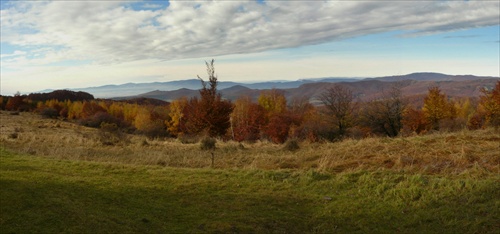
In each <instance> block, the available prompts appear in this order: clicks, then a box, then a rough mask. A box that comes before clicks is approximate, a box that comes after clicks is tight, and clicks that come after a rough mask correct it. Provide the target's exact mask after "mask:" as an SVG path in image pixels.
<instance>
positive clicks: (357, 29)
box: [1, 1, 500, 68]
mask: <svg viewBox="0 0 500 234" xmlns="http://www.w3.org/2000/svg"><path fill="white" fill-rule="evenodd" d="M499 9H500V2H499V1H366V2H365V1H267V2H264V3H263V4H262V3H258V2H256V1H200V2H192V1H172V2H171V3H170V5H169V6H168V7H165V6H164V7H162V6H159V5H155V4H154V3H153V4H151V3H135V4H132V3H131V2H130V1H125V2H119V1H102V2H100V1H99V2H98V1H80V2H75V1H52V2H14V3H11V5H6V6H4V7H3V9H2V11H1V17H2V18H1V28H2V31H1V38H2V43H7V44H9V45H11V46H15V47H16V49H17V51H15V52H13V53H11V54H2V63H3V65H2V66H5V67H11V68H15V67H16V66H19V65H20V64H23V65H44V64H51V63H58V62H61V61H65V60H85V61H92V62H95V63H99V64H109V63H122V62H131V61H138V60H147V59H156V60H175V59H183V58H198V57H204V58H205V57H212V56H219V55H229V54H241V53H254V52H261V51H267V50H273V49H280V48H291V47H300V46H303V45H312V44H320V43H324V42H329V41H334V40H341V39H344V38H351V37H356V36H362V35H367V34H373V33H380V32H387V31H401V34H400V35H401V36H419V35H425V34H433V33H440V32H447V31H454V30H462V29H468V28H476V27H484V26H491V25H498V24H500V19H499V15H500V13H499Z"/></svg>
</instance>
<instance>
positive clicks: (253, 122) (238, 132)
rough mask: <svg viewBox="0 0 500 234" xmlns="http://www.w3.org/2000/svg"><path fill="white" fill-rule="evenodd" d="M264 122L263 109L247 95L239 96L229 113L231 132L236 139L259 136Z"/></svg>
mask: <svg viewBox="0 0 500 234" xmlns="http://www.w3.org/2000/svg"><path fill="white" fill-rule="evenodd" d="M264 123H265V110H264V108H262V107H261V106H259V105H258V104H256V103H253V102H252V100H251V99H250V98H249V97H241V98H239V99H238V100H236V102H235V103H234V109H233V112H232V113H231V133H232V136H233V139H234V140H236V141H244V140H248V141H254V140H257V139H259V137H260V129H261V128H262V126H263V125H264Z"/></svg>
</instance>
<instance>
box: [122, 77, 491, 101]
mask: <svg viewBox="0 0 500 234" xmlns="http://www.w3.org/2000/svg"><path fill="white" fill-rule="evenodd" d="M476 78H477V77H476ZM383 80H384V79H382V80H380V79H365V80H359V81H351V82H340V83H341V84H343V85H345V86H347V87H349V88H350V89H351V90H353V93H354V95H355V96H356V97H357V98H359V100H361V101H369V100H373V99H375V98H379V97H380V96H381V95H383V93H384V92H385V91H388V90H389V89H390V87H391V86H392V85H393V84H395V82H391V81H383ZM497 80H498V79H494V78H492V79H479V78H478V79H465V80H458V81H455V80H447V81H433V80H401V81H397V83H398V84H399V85H400V86H401V90H402V92H403V95H405V96H422V95H425V94H426V93H427V91H428V89H429V88H430V87H433V86H439V87H440V89H441V90H442V91H443V92H444V93H446V94H447V95H448V96H450V97H478V96H479V95H480V94H481V92H480V91H481V89H482V88H489V89H491V88H493V87H494V86H495V84H496V82H497ZM334 84H336V83H331V82H311V83H306V84H302V85H300V86H299V87H297V88H289V89H282V90H283V92H284V93H285V96H286V97H287V99H288V100H291V99H293V98H298V97H309V98H310V99H311V101H314V99H315V98H316V97H317V96H318V95H319V94H320V93H322V92H323V91H324V90H325V89H326V88H328V87H331V86H333V85H334ZM220 92H221V93H222V96H223V97H224V98H226V99H229V100H236V99H237V98H238V97H241V96H249V97H251V98H253V99H254V100H256V99H257V97H258V96H259V95H260V90H256V89H251V88H248V87H246V86H243V85H236V86H233V87H230V88H225V89H220ZM197 95H198V91H197V90H189V89H181V90H176V91H159V90H157V91H154V92H148V93H144V94H141V95H138V96H133V97H147V98H156V99H160V100H165V101H172V100H175V99H178V98H180V97H183V96H185V97H193V96H197ZM124 98H125V99H126V98H131V97H121V98H117V99H124Z"/></svg>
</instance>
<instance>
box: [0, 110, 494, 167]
mask: <svg viewBox="0 0 500 234" xmlns="http://www.w3.org/2000/svg"><path fill="white" fill-rule="evenodd" d="M0 120H1V121H0V133H1V134H0V145H1V146H2V147H5V148H7V149H10V150H13V151H16V152H20V153H25V154H32V155H37V156H42V157H48V158H53V159H68V160H87V161H101V162H117V163H130V164H144V165H160V166H169V167H189V168H205V167H210V165H211V155H210V153H209V152H207V151H203V150H201V149H200V145H199V144H183V143H181V142H180V141H178V140H176V139H168V140H149V139H147V138H146V137H143V136H137V135H126V136H125V137H122V138H123V139H121V140H120V141H118V142H115V143H114V144H112V145H110V144H109V142H108V143H106V144H104V143H103V140H102V133H101V132H99V130H97V129H92V128H86V127H82V126H79V125H77V124H74V123H71V122H66V121H62V120H54V119H43V118H41V117H39V116H37V115H34V114H30V113H21V114H20V115H10V114H9V113H7V112H1V113H0ZM216 147H217V149H216V150H215V151H214V152H215V167H216V168H229V169H230V168H243V169H301V170H309V169H315V170H320V171H325V172H343V171H353V170H360V169H366V170H380V169H383V170H397V171H407V172H418V173H426V174H445V173H446V174H450V173H451V174H460V173H467V172H471V173H479V174H481V173H499V172H500V133H499V132H498V131H495V130H494V129H486V130H477V131H467V130H462V131H459V132H453V133H434V134H429V135H422V136H412V137H400V138H367V139H361V140H355V139H347V140H344V141H341V142H335V143H308V142H300V143H299V149H297V150H294V151H290V150H287V149H286V147H284V146H282V145H275V144H272V143H269V142H266V141H258V142H255V143H238V142H231V141H230V142H221V141H217V144H216Z"/></svg>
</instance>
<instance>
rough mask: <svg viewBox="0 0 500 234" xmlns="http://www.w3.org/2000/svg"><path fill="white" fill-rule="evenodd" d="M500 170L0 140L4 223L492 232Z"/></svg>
mask: <svg viewBox="0 0 500 234" xmlns="http://www.w3.org/2000/svg"><path fill="white" fill-rule="evenodd" d="M499 212H500V175H498V174H496V173H490V174H481V175H477V174H462V175H454V176H451V175H450V176H443V175H420V174H404V173H402V172H397V171H389V170H372V171H356V172H344V173H340V174H327V173H320V172H316V171H314V170H309V171H303V170H302V171H301V170H267V171H265V170H250V169H246V170H243V169H226V170H210V169H181V168H169V167H161V166H145V165H131V164H120V163H104V162H86V161H71V160H56V159H48V158H43V157H37V156H31V155H20V154H16V153H12V152H11V151H8V150H5V149H2V148H0V230H1V232H2V233H37V232H41V233H61V232H63V233H64V232H66V233H335V232H338V233H388V232H390V233H393V232H398V233H497V232H498V230H500V226H499V224H498V223H499V222H498V221H499V220H500V214H499Z"/></svg>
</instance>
